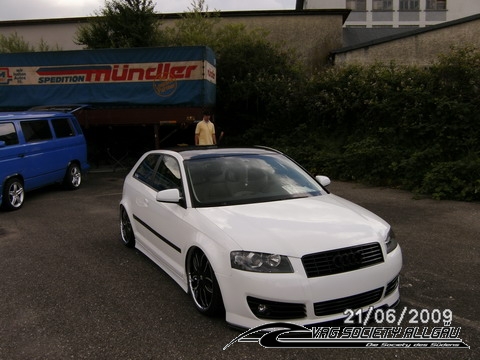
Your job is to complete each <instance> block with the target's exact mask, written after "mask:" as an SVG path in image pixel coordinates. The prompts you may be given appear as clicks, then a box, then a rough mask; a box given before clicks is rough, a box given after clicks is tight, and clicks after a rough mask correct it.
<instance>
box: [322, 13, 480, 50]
mask: <svg viewBox="0 0 480 360" xmlns="http://www.w3.org/2000/svg"><path fill="white" fill-rule="evenodd" d="M476 20H480V14H476V15H471V16H467V17H464V18H461V19H457V20H452V21H446V22H443V23H441V24H437V25H432V26H428V27H422V28H416V29H414V30H405V29H402V30H403V31H400V30H399V31H398V32H395V31H391V30H392V29H393V28H391V29H388V28H368V29H366V28H361V29H360V28H358V29H356V28H346V29H345V30H346V31H344V45H346V46H344V47H342V48H340V49H337V50H333V51H331V54H332V55H335V54H341V53H345V52H349V51H352V50H357V49H361V48H365V47H369V46H374V45H379V44H383V43H386V42H390V41H395V40H399V39H403V38H408V37H411V36H416V35H420V34H424V33H428V32H430V31H436V30H440V29H445V28H448V27H452V26H456V25H461V24H465V23H468V22H471V21H476Z"/></svg>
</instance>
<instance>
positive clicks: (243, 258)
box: [230, 251, 293, 273]
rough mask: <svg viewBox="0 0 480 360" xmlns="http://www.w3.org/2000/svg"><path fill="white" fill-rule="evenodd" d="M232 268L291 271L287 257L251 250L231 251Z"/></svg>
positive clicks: (256, 270) (278, 271)
mask: <svg viewBox="0 0 480 360" xmlns="http://www.w3.org/2000/svg"><path fill="white" fill-rule="evenodd" d="M230 263H231V265H232V268H234V269H238V270H244V271H254V272H264V273H293V268H292V264H291V263H290V260H288V257H286V256H283V255H276V254H266V253H259V252H253V251H232V252H231V253H230Z"/></svg>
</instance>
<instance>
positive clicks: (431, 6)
mask: <svg viewBox="0 0 480 360" xmlns="http://www.w3.org/2000/svg"><path fill="white" fill-rule="evenodd" d="M427 10H447V0H427Z"/></svg>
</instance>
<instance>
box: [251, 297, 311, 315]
mask: <svg viewBox="0 0 480 360" xmlns="http://www.w3.org/2000/svg"><path fill="white" fill-rule="evenodd" d="M247 303H248V306H249V307H250V310H251V311H252V312H253V313H254V314H255V316H256V317H258V318H260V319H270V320H273V319H275V320H286V319H301V318H304V317H305V316H307V313H306V309H305V304H292V303H284V302H278V301H270V300H262V299H257V298H254V297H252V296H247Z"/></svg>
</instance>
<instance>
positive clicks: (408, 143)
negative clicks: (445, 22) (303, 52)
mask: <svg viewBox="0 0 480 360" xmlns="http://www.w3.org/2000/svg"><path fill="white" fill-rule="evenodd" d="M292 79H294V78H293V77H290V78H289V80H288V81H286V82H284V83H283V84H282V85H283V86H284V88H287V87H288V91H284V94H283V95H282V93H281V92H279V91H278V87H277V90H273V89H274V87H273V84H274V81H273V80H272V78H270V79H267V80H266V82H267V83H268V82H271V84H272V86H271V87H270V88H269V87H268V84H264V86H265V89H270V90H269V91H270V92H271V94H272V97H268V96H264V97H263V101H264V103H263V104H262V109H263V110H262V111H263V113H262V116H259V118H262V121H257V122H256V123H255V124H254V125H253V126H252V127H250V128H249V129H248V131H246V132H245V133H244V135H246V136H244V137H243V140H245V141H248V142H249V143H252V144H265V145H269V146H272V147H277V148H279V149H281V150H283V151H285V152H286V153H287V154H289V155H291V156H292V157H294V158H295V159H297V160H298V161H299V162H300V163H302V164H303V165H304V166H306V167H307V169H308V170H309V171H311V172H312V173H315V174H318V173H322V174H325V175H329V176H331V177H332V178H337V179H344V180H354V181H360V182H365V183H369V184H375V185H390V186H397V187H402V188H405V189H408V190H411V191H414V192H417V193H422V194H429V195H431V196H432V197H433V198H436V199H455V200H465V201H476V200H478V199H479V198H478V191H479V184H480V173H479V170H478V164H479V162H480V160H479V154H480V145H479V143H478V139H480V126H479V124H480V113H479V112H478V109H479V108H480V87H479V85H478V84H480V52H479V50H477V49H475V48H471V47H466V48H460V49H452V52H451V53H450V54H446V55H443V56H441V57H440V58H439V60H438V62H436V63H435V64H433V65H432V66H431V67H429V68H417V67H407V66H397V65H395V64H386V65H385V64H376V65H373V66H366V67H363V66H347V67H344V68H329V69H326V70H324V71H322V72H321V73H318V74H316V75H315V76H312V77H310V78H307V77H305V78H303V79H295V80H292ZM277 81H278V80H277ZM295 82H296V83H295ZM279 84H280V83H279ZM300 84H301V85H300ZM265 102H266V103H265Z"/></svg>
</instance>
